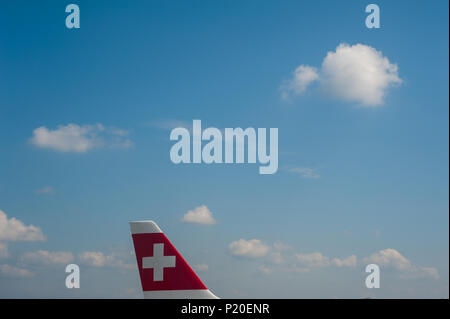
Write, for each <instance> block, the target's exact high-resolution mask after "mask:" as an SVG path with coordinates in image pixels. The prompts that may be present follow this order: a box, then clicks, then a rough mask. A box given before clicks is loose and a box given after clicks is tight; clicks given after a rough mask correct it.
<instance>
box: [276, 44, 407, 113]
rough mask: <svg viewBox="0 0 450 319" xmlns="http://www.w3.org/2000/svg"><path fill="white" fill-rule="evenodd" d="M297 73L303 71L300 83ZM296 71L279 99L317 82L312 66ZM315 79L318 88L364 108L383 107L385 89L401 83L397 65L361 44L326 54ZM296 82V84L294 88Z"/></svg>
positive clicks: (301, 90)
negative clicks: (318, 85)
mask: <svg viewBox="0 0 450 319" xmlns="http://www.w3.org/2000/svg"><path fill="white" fill-rule="evenodd" d="M300 68H301V69H300ZM308 68H310V69H308ZM297 70H299V74H304V73H305V72H306V73H305V74H304V75H303V77H304V78H305V80H303V82H302V81H300V80H298V75H297ZM297 70H296V72H295V74H294V78H293V79H291V80H290V82H288V83H291V84H290V85H289V86H287V87H286V86H283V87H282V98H286V97H288V96H290V95H298V94H300V93H302V92H304V91H305V89H306V87H307V86H308V84H309V83H311V81H315V80H317V77H316V76H315V75H314V74H315V73H314V72H313V71H311V67H307V66H305V65H301V66H300V67H298V68H297ZM302 70H303V71H302ZM304 70H309V71H304ZM312 70H314V68H312ZM316 73H317V72H316ZM308 74H309V75H308ZM318 79H319V81H320V85H321V87H322V88H323V89H325V90H326V91H327V92H329V93H330V94H331V95H332V96H334V97H336V98H338V99H342V100H345V101H350V102H356V103H359V104H360V105H361V106H364V107H371V106H379V105H382V104H383V103H384V97H385V95H386V92H387V89H388V88H389V87H391V86H393V85H397V84H401V83H402V80H401V79H400V77H399V76H398V67H397V65H396V64H392V63H390V61H389V59H388V58H386V57H384V56H383V54H382V52H381V51H378V50H376V49H375V48H372V47H370V46H368V45H364V44H355V45H348V44H345V43H341V44H339V46H338V47H337V48H336V50H335V51H330V52H328V53H327V56H326V57H325V58H324V60H323V62H322V67H321V70H320V72H319V75H318ZM297 82H298V83H299V84H297V86H296V83H297ZM302 83H303V85H301V84H302ZM293 88H297V89H293Z"/></svg>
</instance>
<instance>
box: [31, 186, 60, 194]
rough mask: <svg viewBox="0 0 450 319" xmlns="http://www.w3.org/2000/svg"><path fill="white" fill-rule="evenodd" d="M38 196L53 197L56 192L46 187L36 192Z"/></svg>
mask: <svg viewBox="0 0 450 319" xmlns="http://www.w3.org/2000/svg"><path fill="white" fill-rule="evenodd" d="M36 194H40V195H53V194H55V190H54V189H53V187H51V186H45V187H42V188H40V189H38V190H37V191H36Z"/></svg>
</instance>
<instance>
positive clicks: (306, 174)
mask: <svg viewBox="0 0 450 319" xmlns="http://www.w3.org/2000/svg"><path fill="white" fill-rule="evenodd" d="M288 172H291V173H295V174H299V175H300V176H301V177H303V178H319V177H320V175H319V174H317V173H316V169H314V168H310V167H293V168H289V169H288Z"/></svg>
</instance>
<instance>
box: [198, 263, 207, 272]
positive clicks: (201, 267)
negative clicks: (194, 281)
mask: <svg viewBox="0 0 450 319" xmlns="http://www.w3.org/2000/svg"><path fill="white" fill-rule="evenodd" d="M194 269H195V270H196V271H198V272H206V271H208V270H209V266H208V265H207V264H197V265H194Z"/></svg>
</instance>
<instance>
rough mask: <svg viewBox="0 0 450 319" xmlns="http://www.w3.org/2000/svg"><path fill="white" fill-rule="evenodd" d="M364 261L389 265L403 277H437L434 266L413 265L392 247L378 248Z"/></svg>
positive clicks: (384, 265) (381, 265) (382, 265)
mask: <svg viewBox="0 0 450 319" xmlns="http://www.w3.org/2000/svg"><path fill="white" fill-rule="evenodd" d="M364 262H366V263H374V264H377V265H378V266H380V267H390V268H393V269H396V270H398V271H402V272H403V273H404V277H411V278H418V277H431V278H434V279H439V272H438V270H437V269H436V268H434V267H421V266H415V265H413V264H412V263H411V261H409V260H408V259H407V258H406V257H404V256H403V255H402V254H400V253H399V252H398V251H397V250H395V249H393V248H387V249H384V250H380V251H379V252H377V253H374V254H372V255H371V256H370V257H367V258H365V259H364Z"/></svg>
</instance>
